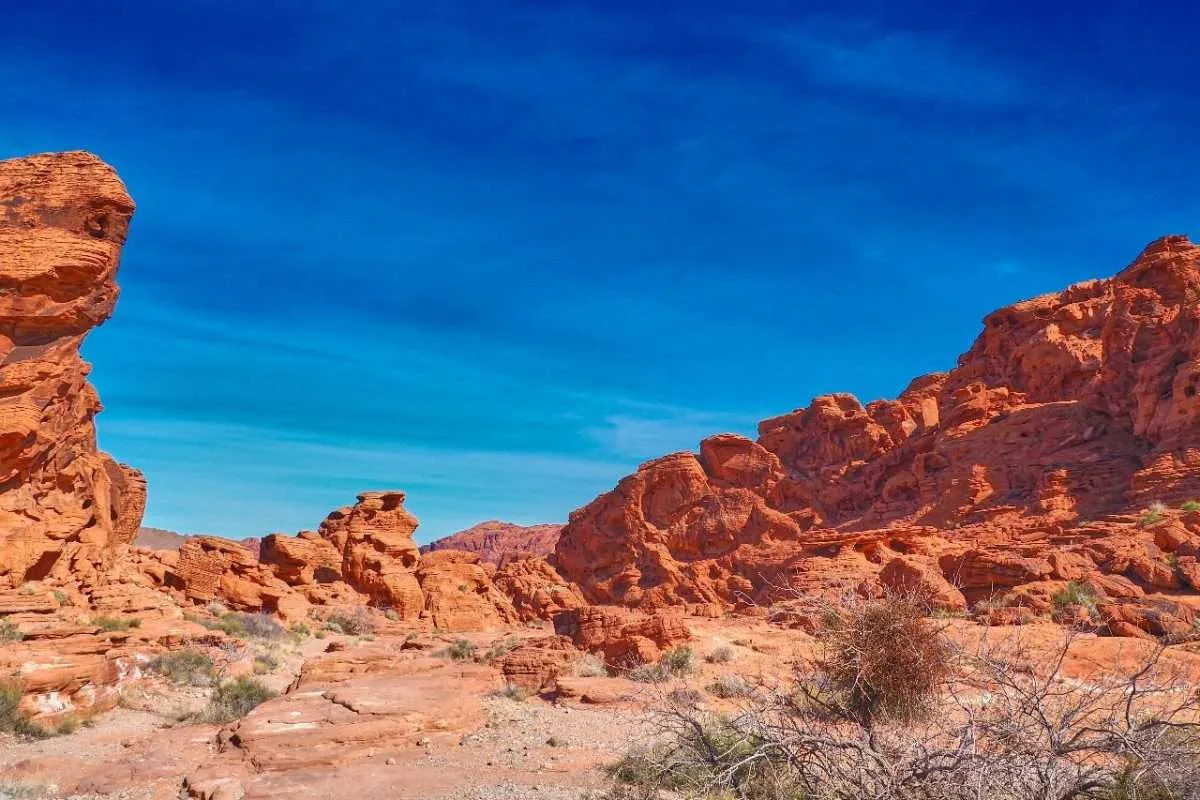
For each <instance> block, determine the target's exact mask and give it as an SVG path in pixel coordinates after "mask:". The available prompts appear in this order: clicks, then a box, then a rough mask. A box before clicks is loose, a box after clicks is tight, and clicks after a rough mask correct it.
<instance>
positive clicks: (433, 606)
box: [417, 550, 517, 631]
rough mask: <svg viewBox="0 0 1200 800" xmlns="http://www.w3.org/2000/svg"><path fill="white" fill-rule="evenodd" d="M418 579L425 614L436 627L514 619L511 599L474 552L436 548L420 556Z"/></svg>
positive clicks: (464, 627)
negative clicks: (423, 599) (489, 574)
mask: <svg viewBox="0 0 1200 800" xmlns="http://www.w3.org/2000/svg"><path fill="white" fill-rule="evenodd" d="M417 581H418V583H419V584H420V586H421V593H422V594H423V595H424V596H425V607H424V616H426V617H428V618H429V620H430V621H431V622H432V623H433V626H434V628H435V629H436V630H448V631H475V630H487V629H490V628H496V627H500V626H502V625H505V624H508V623H512V622H516V621H517V612H516V611H514V610H513V607H512V603H510V602H509V600H508V598H507V597H505V596H504V594H503V593H502V592H500V591H499V590H497V588H496V587H495V586H494V585H493V584H492V580H491V578H490V577H489V576H488V573H487V570H485V569H484V568H483V566H482V565H481V564H480V563H479V555H478V554H477V553H462V552H459V551H457V550H439V551H437V552H434V553H429V554H427V555H425V556H423V557H422V558H421V563H420V565H419V566H418V568H417Z"/></svg>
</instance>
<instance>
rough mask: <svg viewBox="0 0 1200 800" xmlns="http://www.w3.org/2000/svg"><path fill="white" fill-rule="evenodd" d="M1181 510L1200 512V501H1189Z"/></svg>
mask: <svg viewBox="0 0 1200 800" xmlns="http://www.w3.org/2000/svg"><path fill="white" fill-rule="evenodd" d="M1179 509H1180V510H1181V511H1200V500H1188V501H1186V502H1185V503H1184V504H1183V505H1181V506H1180V507H1179Z"/></svg>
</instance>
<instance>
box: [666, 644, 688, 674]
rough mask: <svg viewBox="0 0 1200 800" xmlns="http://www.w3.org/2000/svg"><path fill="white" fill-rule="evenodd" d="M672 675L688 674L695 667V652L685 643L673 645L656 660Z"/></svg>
mask: <svg viewBox="0 0 1200 800" xmlns="http://www.w3.org/2000/svg"><path fill="white" fill-rule="evenodd" d="M658 663H659V664H661V665H662V666H663V668H664V669H666V670H667V671H668V672H670V673H671V674H672V675H675V676H680V675H690V674H691V673H692V672H694V671H695V669H696V654H695V653H694V652H693V651H692V648H690V647H688V646H687V645H682V644H681V645H679V646H678V647H673V648H671V649H670V650H668V651H667V652H665V653H663V654H662V658H660V659H659V661H658Z"/></svg>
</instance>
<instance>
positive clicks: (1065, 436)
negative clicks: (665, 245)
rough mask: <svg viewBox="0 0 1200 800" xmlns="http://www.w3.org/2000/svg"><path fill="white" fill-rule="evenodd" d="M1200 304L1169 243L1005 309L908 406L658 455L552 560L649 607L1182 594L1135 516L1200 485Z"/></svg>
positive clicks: (791, 418)
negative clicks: (914, 590) (796, 596)
mask: <svg viewBox="0 0 1200 800" xmlns="http://www.w3.org/2000/svg"><path fill="white" fill-rule="evenodd" d="M1198 301H1200V248H1198V247H1196V246H1195V245H1193V244H1192V243H1191V242H1189V241H1188V240H1187V239H1186V238H1184V237H1180V236H1172V237H1167V238H1164V239H1161V240H1158V241H1156V242H1154V243H1152V244H1151V245H1149V246H1148V247H1147V248H1146V250H1145V251H1144V252H1143V253H1142V254H1141V255H1140V256H1139V258H1138V259H1137V260H1136V261H1135V262H1134V263H1133V264H1132V265H1130V266H1129V267H1128V268H1126V269H1125V270H1124V271H1122V272H1121V273H1120V274H1118V275H1117V276H1116V277H1114V278H1111V279H1108V280H1097V281H1089V282H1086V283H1081V284H1077V285H1075V286H1072V287H1070V288H1068V289H1066V290H1064V291H1062V292H1059V293H1057V294H1050V295H1045V296H1042V297H1038V298H1035V299H1032V300H1028V301H1025V302H1022V303H1017V304H1015V305H1013V306H1010V307H1008V308H1004V309H1001V310H999V311H996V312H995V313H993V314H990V315H989V316H988V317H987V318H986V319H985V320H984V330H983V333H982V334H980V336H979V338H978V339H977V340H976V342H975V344H974V345H973V346H972V347H971V348H970V350H968V351H967V352H966V353H965V354H964V355H963V356H962V357H961V358H960V359H959V362H958V365H957V366H956V367H955V368H954V369H953V370H951V371H949V372H946V373H936V374H932V375H927V376H924V377H921V378H917V379H916V380H914V381H913V382H912V383H911V384H910V385H909V387H908V389H906V390H905V391H904V392H903V393H902V394H901V395H900V396H899V397H898V398H897V399H896V400H881V401H876V402H873V403H868V404H867V405H865V406H864V405H863V404H861V403H860V402H859V401H858V400H857V399H855V398H854V397H853V396H851V395H847V394H840V395H830V396H826V397H819V398H817V399H816V400H814V401H813V403H812V404H811V405H810V406H809V407H808V408H804V409H800V410H797V411H793V412H791V413H789V414H784V415H782V416H779V417H776V418H773V419H768V420H765V421H763V422H762V423H760V425H759V436H758V439H757V441H750V440H748V439H745V438H743V437H739V436H733V435H728V434H726V435H721V436H715V437H712V438H710V439H707V440H705V441H704V442H702V443H701V446H700V452H699V454H698V455H697V454H693V453H677V454H673V455H669V456H666V457H664V458H660V459H657V460H655V461H651V462H649V463H647V464H645V465H643V466H642V467H641V468H640V469H639V470H638V471H637V473H636V474H634V475H631V476H629V477H627V478H625V479H624V480H622V481H621V482H620V483H619V484H618V485H617V487H616V488H615V489H614V490H613V491H612V492H609V493H608V494H605V495H602V496H600V497H598V498H597V499H596V500H595V501H593V502H592V503H591V504H589V505H588V506H586V507H584V508H582V509H580V510H578V511H576V512H575V513H573V514H572V515H571V519H570V522H569V523H568V525H567V526H566V527H565V528H564V530H563V533H562V536H561V538H560V539H559V542H558V544H557V546H556V548H555V552H554V555H553V557H552V562H553V563H554V564H555V566H556V567H557V569H558V571H559V573H561V575H562V576H563V577H564V578H566V579H567V580H569V581H573V582H575V583H577V584H578V585H579V586H580V588H581V589H582V590H583V593H584V595H585V596H586V597H587V598H588V600H589V601H591V602H594V603H617V604H621V605H626V606H631V607H646V608H654V607H659V606H664V605H675V604H683V603H699V602H714V601H716V602H721V603H725V604H739V603H747V602H762V603H765V602H770V600H771V599H772V598H776V597H779V596H780V595H781V594H782V595H785V596H786V595H787V594H789V593H793V592H796V591H799V592H805V593H807V592H835V591H845V590H850V591H865V590H869V589H871V587H874V588H875V589H877V588H878V587H879V584H880V581H881V580H882V581H883V582H884V583H888V584H894V585H903V586H910V585H913V586H916V585H919V586H920V587H921V589H922V591H924V592H926V593H931V594H933V595H936V596H937V597H938V598H940V600H939V603H940V604H941V605H943V606H945V607H947V608H960V607H961V605H962V601H961V600H960V599H959V594H960V592H961V593H962V594H964V595H965V600H966V601H969V602H970V603H974V602H977V601H978V600H979V599H980V598H981V597H985V596H991V595H993V594H995V593H996V592H997V591H998V590H1002V589H1003V590H1012V591H1016V588H1017V587H1022V586H1027V585H1030V586H1032V585H1035V584H1036V585H1042V584H1047V582H1049V584H1055V582H1057V586H1059V587H1061V586H1062V585H1063V584H1065V582H1067V581H1070V580H1081V579H1095V580H1097V581H1100V582H1101V583H1102V582H1103V581H1104V580H1105V579H1106V578H1107V579H1110V581H1111V579H1114V578H1118V577H1119V578H1120V580H1125V581H1128V582H1129V583H1130V585H1132V586H1134V587H1136V588H1138V589H1139V590H1144V591H1147V592H1160V593H1161V592H1167V593H1170V592H1174V591H1178V590H1180V588H1181V587H1184V588H1186V587H1185V584H1186V583H1187V580H1188V578H1187V574H1188V573H1187V569H1189V568H1190V562H1186V563H1185V562H1183V561H1181V560H1179V559H1178V557H1176V558H1175V559H1166V558H1165V557H1164V556H1163V552H1164V551H1163V548H1161V547H1160V546H1159V545H1157V544H1155V542H1154V537H1153V536H1152V535H1150V534H1148V533H1142V532H1140V529H1138V528H1137V526H1136V525H1135V524H1134V522H1135V518H1134V516H1132V515H1134V514H1136V513H1137V512H1139V511H1141V510H1142V509H1144V508H1146V507H1147V506H1148V505H1149V504H1150V503H1151V502H1155V501H1160V502H1164V503H1166V504H1169V505H1177V504H1179V503H1181V502H1182V501H1184V500H1187V499H1190V498H1194V497H1200V425H1197V420H1198V417H1200V396H1198V392H1200V302H1198ZM1120 515H1125V516H1123V517H1122V516H1120ZM1183 555H1184V556H1187V555H1189V554H1188V553H1186V552H1185V553H1183ZM901 556H903V557H904V560H902V561H896V560H895V559H897V558H898V557H901ZM881 573H882V575H881ZM1049 584H1047V585H1049ZM1116 586H1117V584H1111V582H1110V586H1109V589H1110V590H1116ZM1017 593H1018V594H1020V592H1017ZM1109 616H1110V617H1111V618H1112V619H1114V620H1116V619H1117V617H1116V616H1114V615H1112V614H1110V615H1109ZM1139 620H1140V618H1139V619H1132V618H1131V619H1128V620H1126V619H1124V618H1121V621H1122V622H1123V624H1125V625H1128V626H1137V625H1142V626H1143V628H1144V627H1145V626H1147V625H1149V623H1144V622H1142V621H1139ZM1150 627H1154V626H1150ZM1158 627H1159V628H1163V627H1170V626H1158Z"/></svg>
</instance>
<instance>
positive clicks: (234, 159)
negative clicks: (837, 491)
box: [0, 0, 1200, 540]
mask: <svg viewBox="0 0 1200 800" xmlns="http://www.w3.org/2000/svg"><path fill="white" fill-rule="evenodd" d="M830 5H834V4H830ZM856 5H858V6H859V8H858V10H857V11H856V12H855V13H853V14H849V13H845V12H828V11H826V10H821V8H820V7H819V6H818V5H816V4H813V5H811V6H807V7H806V4H805V3H799V2H755V1H754V0H739V1H738V2H732V1H731V0H727V1H726V2H714V1H713V0H690V2H676V3H665V2H647V1H646V0H638V1H636V2H603V3H602V2H577V3H569V4H565V3H556V2H505V0H479V1H478V2H467V1H461V2H460V1H459V0H440V1H439V2H432V3H401V2H393V3H385V2H370V3H368V2H346V0H310V1H309V2H303V1H302V0H272V1H271V2H266V1H264V0H258V2H254V3H248V2H245V1H244V0H237V1H236V2H235V0H171V2H162V0H137V1H136V2H135V1H133V0H106V2H103V3H101V2H71V3H67V2H55V1H54V0H49V1H47V0H13V2H10V3H8V4H6V5H5V10H4V21H3V24H2V25H0V52H3V53H4V57H3V58H2V59H0V103H2V105H0V110H2V117H0V119H2V123H3V124H0V157H7V156H10V155H24V154H28V153H33V152H40V151H46V150H58V149H75V148H84V149H89V150H92V151H95V152H97V153H99V154H100V155H101V156H103V157H104V158H105V159H107V160H108V161H109V162H111V163H112V164H114V165H115V166H116V167H117V168H118V170H119V171H120V173H121V175H122V176H123V177H124V179H125V181H126V183H127V184H128V186H129V188H130V191H131V192H132V194H133V195H134V197H135V199H136V200H137V202H138V206H139V209H138V212H137V216H136V218H135V221H134V225H133V229H132V233H131V238H130V241H129V244H128V247H127V249H126V254H125V260H124V265H123V268H122V269H123V271H122V276H121V283H122V286H123V297H122V300H121V303H120V305H119V307H118V309H117V314H116V316H115V317H114V319H113V320H112V321H111V322H109V323H108V324H107V325H105V326H104V327H103V328H101V329H100V330H99V331H97V332H96V333H94V334H93V335H92V337H91V338H90V339H89V341H88V343H87V346H86V349H85V355H86V356H87V357H88V358H89V359H90V360H92V361H93V362H94V363H95V371H94V373H93V375H94V380H95V383H96V385H97V387H98V388H99V390H100V393H101V397H102V398H103V400H104V403H105V406H106V408H107V410H106V411H105V412H104V414H102V415H101V417H100V418H99V426H100V433H101V443H102V445H103V446H104V447H105V448H106V449H108V450H110V451H111V452H113V453H114V454H115V455H116V456H117V457H118V458H120V459H122V460H125V461H129V462H130V463H133V464H136V465H138V466H139V467H141V468H142V469H144V470H145V472H146V474H147V476H148V478H149V481H150V507H149V511H148V513H147V517H146V524H149V525H156V526H160V527H166V528H172V529H175V530H180V531H185V532H210V533H219V534H225V535H230V536H243V535H258V534H262V533H264V532H269V531H273V530H286V531H294V530H296V529H299V528H307V527H314V526H315V525H316V524H317V523H318V522H319V521H320V520H321V519H322V518H323V517H324V515H325V514H326V513H327V512H328V511H329V510H330V509H332V508H335V507H337V506H339V505H342V504H344V503H347V502H350V501H352V499H353V496H354V494H355V493H356V492H358V491H360V490H363V489H370V488H388V487H397V488H404V489H406V490H407V491H408V492H409V498H410V499H409V505H410V507H411V508H412V509H413V510H414V511H415V512H416V513H417V514H418V516H420V517H421V518H422V519H423V521H424V522H425V525H424V526H423V528H422V530H421V531H420V532H419V533H418V537H419V538H420V539H422V540H427V539H429V538H431V537H433V536H436V535H441V534H444V533H448V532H450V531H452V530H455V529H457V528H460V527H464V526H466V525H469V524H472V523H474V522H476V521H478V520H481V519H485V518H491V517H498V518H503V519H510V520H514V521H521V522H540V521H552V520H563V519H565V518H566V515H567V513H568V512H569V511H570V510H571V509H572V508H575V507H577V506H579V505H582V504H583V503H585V502H586V501H588V500H590V499H591V498H592V497H593V496H594V495H595V494H596V493H598V492H600V491H603V490H606V489H608V488H610V487H611V486H612V485H613V484H614V483H615V482H616V481H617V479H618V478H620V477H621V476H622V475H623V474H625V473H626V472H628V471H629V470H630V469H631V468H632V467H634V466H635V465H636V464H637V463H638V462H640V461H642V460H644V459H646V458H649V457H652V456H656V455H659V454H661V453H664V452H667V451H671V450H677V449H686V448H691V447H694V445H695V444H696V441H697V440H698V439H699V438H700V437H702V436H703V435H705V434H708V433H713V432H718V431H723V430H734V431H741V432H746V433H751V432H752V431H753V430H754V426H755V424H756V422H757V420H758V419H760V418H761V417H764V416H768V415H771V414H775V413H780V412H783V411H786V410H788V409H791V408H794V407H797V406H800V405H804V404H806V403H808V401H809V400H810V399H811V397H812V396H814V395H816V394H821V393H825V392H830V391H838V390H849V391H853V392H855V393H856V394H858V395H859V396H860V397H863V398H864V399H870V398H874V397H878V396H894V395H895V394H896V393H898V392H899V391H900V390H902V389H903V387H904V386H905V385H906V383H907V382H908V380H909V379H910V378H911V377H913V376H914V375H917V374H920V373H924V372H929V371H933V370H939V369H946V368H948V367H950V366H952V365H953V363H954V359H955V358H956V356H957V354H958V353H960V352H961V351H963V350H965V349H966V348H967V346H968V345H969V344H970V341H971V340H972V339H973V338H974V336H975V334H976V333H977V332H978V330H979V319H980V318H981V317H982V316H983V315H984V314H985V313H987V312H988V311H990V310H992V309H993V308H995V307H997V306H1000V305H1004V304H1006V303H1010V302H1013V301H1015V300H1018V299H1022V298H1024V297H1027V296H1031V295H1035V294H1039V293H1042V292H1045V291H1050V290H1054V289H1058V288H1061V287H1063V286H1065V285H1067V284H1069V283H1072V282H1074V281H1078V280H1082V279H1085V278H1090V277H1098V276H1104V275H1108V274H1111V273H1113V272H1115V271H1116V270H1117V269H1118V268H1120V267H1121V266H1122V265H1124V264H1125V263H1126V262H1128V261H1129V260H1130V259H1131V258H1132V257H1133V256H1134V255H1136V253H1137V251H1138V250H1139V249H1140V247H1141V246H1142V245H1143V244H1144V243H1145V242H1147V241H1148V240H1150V239H1152V238H1155V237H1157V236H1159V235H1161V234H1165V233H1172V232H1185V233H1186V232H1194V231H1195V230H1196V229H1197V222H1198V221H1200V193H1198V192H1197V188H1196V187H1197V185H1198V182H1197V166H1198V165H1200V136H1198V135H1197V131H1200V103H1198V102H1197V91H1196V82H1197V78H1198V77H1200V55H1198V54H1197V50H1196V48H1195V47H1194V46H1193V42H1192V39H1191V38H1190V33H1189V31H1193V30H1195V29H1196V26H1197V24H1198V23H1200V11H1194V10H1189V6H1190V5H1191V4H1187V3H1166V2H1164V3H1156V4H1153V5H1154V7H1155V8H1156V9H1157V11H1156V13H1154V14H1151V13H1150V12H1149V11H1143V12H1138V11H1137V10H1136V9H1134V8H1133V5H1134V4H1119V5H1122V6H1128V7H1129V10H1126V11H1115V10H1109V9H1107V8H1105V6H1106V5H1114V6H1115V5H1118V4H1115V3H1114V4H1093V5H1091V6H1090V7H1088V8H1087V9H1086V11H1085V12H1084V13H1082V14H1081V15H1078V16H1077V15H1076V14H1073V13H1069V12H1068V11H1059V10H1056V9H1055V6H1056V5H1061V6H1064V7H1066V6H1077V7H1078V5H1079V4H1053V3H1045V2H1038V3H1025V2H1002V3H1000V2H997V3H961V2H954V3H936V2H894V3H871V2H866V3H859V4H856ZM967 6H971V7H972V8H967ZM1172 6H1173V7H1174V8H1173V9H1172ZM397 9H398V10H397Z"/></svg>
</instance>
